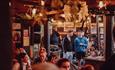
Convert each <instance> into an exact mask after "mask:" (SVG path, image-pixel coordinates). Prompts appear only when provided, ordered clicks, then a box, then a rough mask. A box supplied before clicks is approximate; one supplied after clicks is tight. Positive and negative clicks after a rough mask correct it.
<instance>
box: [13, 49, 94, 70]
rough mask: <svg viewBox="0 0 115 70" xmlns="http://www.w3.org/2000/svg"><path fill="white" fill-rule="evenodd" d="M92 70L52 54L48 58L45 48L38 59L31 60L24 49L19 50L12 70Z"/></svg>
mask: <svg viewBox="0 0 115 70" xmlns="http://www.w3.org/2000/svg"><path fill="white" fill-rule="evenodd" d="M87 67H89V68H92V67H93V66H90V65H89V66H87V65H84V66H83V67H82V68H80V69H79V68H78V66H77V65H76V64H74V63H72V62H71V61H70V60H69V59H67V58H60V57H59V56H58V55H56V54H55V53H52V54H51V57H50V58H49V57H47V52H46V49H45V48H44V47H41V48H40V50H39V52H38V57H36V58H35V59H33V60H31V59H30V58H29V56H28V55H27V53H26V52H25V50H24V49H23V48H20V49H19V52H18V54H17V56H16V58H15V59H13V67H12V70H85V69H84V68H87ZM87 70H94V69H87Z"/></svg>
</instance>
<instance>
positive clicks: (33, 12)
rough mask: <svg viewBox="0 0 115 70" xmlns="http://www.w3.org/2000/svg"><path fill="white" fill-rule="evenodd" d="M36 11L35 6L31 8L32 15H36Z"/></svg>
mask: <svg viewBox="0 0 115 70" xmlns="http://www.w3.org/2000/svg"><path fill="white" fill-rule="evenodd" d="M36 12H37V9H36V8H33V9H32V17H34V16H35V15H36Z"/></svg>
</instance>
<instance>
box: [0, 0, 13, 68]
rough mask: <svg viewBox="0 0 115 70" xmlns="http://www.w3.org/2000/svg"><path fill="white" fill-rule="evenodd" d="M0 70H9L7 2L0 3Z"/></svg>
mask: <svg viewBox="0 0 115 70" xmlns="http://www.w3.org/2000/svg"><path fill="white" fill-rule="evenodd" d="M0 9H1V11H0V70H11V58H12V56H11V49H12V47H11V43H12V41H11V24H10V21H9V20H8V19H9V14H8V13H9V7H8V2H6V1H5V0H4V1H2V2H0Z"/></svg>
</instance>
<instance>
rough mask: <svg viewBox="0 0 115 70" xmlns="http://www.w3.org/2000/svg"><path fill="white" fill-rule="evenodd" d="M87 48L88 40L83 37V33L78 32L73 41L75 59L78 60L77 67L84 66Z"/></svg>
mask: <svg viewBox="0 0 115 70" xmlns="http://www.w3.org/2000/svg"><path fill="white" fill-rule="evenodd" d="M87 46H88V39H87V38H86V37H85V36H84V31H82V30H79V31H78V37H77V38H76V39H75V41H74V49H75V54H76V58H77V60H78V66H81V65H83V64H84V57H85V54H86V50H87Z"/></svg>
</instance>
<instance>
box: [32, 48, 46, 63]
mask: <svg viewBox="0 0 115 70" xmlns="http://www.w3.org/2000/svg"><path fill="white" fill-rule="evenodd" d="M46 60H47V52H46V49H45V48H44V47H41V48H40V50H39V52H38V57H37V58H35V60H34V63H35V64H36V63H46Z"/></svg>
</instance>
